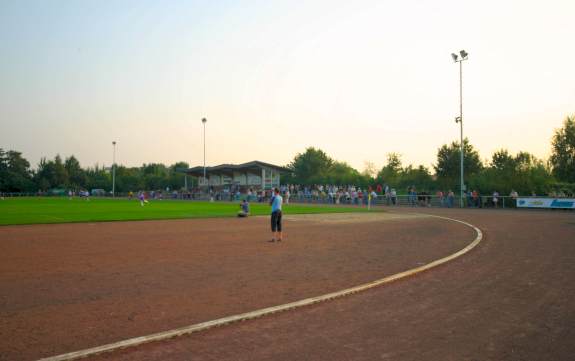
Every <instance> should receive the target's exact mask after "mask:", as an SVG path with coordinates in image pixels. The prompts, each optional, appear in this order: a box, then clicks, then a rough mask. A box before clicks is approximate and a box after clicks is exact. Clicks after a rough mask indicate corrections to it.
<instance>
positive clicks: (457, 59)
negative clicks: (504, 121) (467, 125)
mask: <svg viewBox="0 0 575 361" xmlns="http://www.w3.org/2000/svg"><path fill="white" fill-rule="evenodd" d="M467 55H469V54H468V53H467V52H466V51H465V50H461V51H460V52H459V55H457V54H455V53H451V57H452V58H453V61H454V62H456V63H459V116H458V117H456V118H455V122H456V123H459V125H460V128H459V129H460V130H459V133H460V141H459V146H460V147H461V148H460V152H459V153H460V155H461V178H460V181H461V182H460V191H459V192H460V193H459V207H461V208H463V188H464V187H465V185H464V183H463V61H465V60H467Z"/></svg>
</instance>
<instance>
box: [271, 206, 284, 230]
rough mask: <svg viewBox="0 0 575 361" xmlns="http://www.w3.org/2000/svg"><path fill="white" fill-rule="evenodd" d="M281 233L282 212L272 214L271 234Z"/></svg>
mask: <svg viewBox="0 0 575 361" xmlns="http://www.w3.org/2000/svg"><path fill="white" fill-rule="evenodd" d="M276 231H277V232H281V231H282V211H275V212H272V232H276Z"/></svg>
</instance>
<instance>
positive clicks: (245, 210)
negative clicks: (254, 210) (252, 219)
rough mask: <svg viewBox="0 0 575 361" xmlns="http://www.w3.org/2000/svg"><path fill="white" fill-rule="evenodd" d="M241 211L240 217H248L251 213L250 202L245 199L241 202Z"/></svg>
mask: <svg viewBox="0 0 575 361" xmlns="http://www.w3.org/2000/svg"><path fill="white" fill-rule="evenodd" d="M240 208H241V209H240V211H239V212H238V217H247V216H249V215H250V204H249V203H248V201H246V200H245V199H244V200H243V201H242V203H240Z"/></svg>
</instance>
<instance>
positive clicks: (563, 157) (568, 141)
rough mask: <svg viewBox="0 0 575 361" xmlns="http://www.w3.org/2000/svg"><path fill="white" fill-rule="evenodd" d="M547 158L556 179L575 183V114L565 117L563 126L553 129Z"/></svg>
mask: <svg viewBox="0 0 575 361" xmlns="http://www.w3.org/2000/svg"><path fill="white" fill-rule="evenodd" d="M551 145H552V152H551V158H550V159H549V161H550V163H551V167H552V169H553V175H554V176H555V178H557V180H559V181H563V182H571V183H575V116H571V117H567V118H566V119H565V121H564V123H563V127H562V128H560V129H557V130H555V134H554V135H553V140H552V141H551Z"/></svg>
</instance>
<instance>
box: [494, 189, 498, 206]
mask: <svg viewBox="0 0 575 361" xmlns="http://www.w3.org/2000/svg"><path fill="white" fill-rule="evenodd" d="M498 202H499V192H497V191H494V192H493V207H494V208H497V203H498Z"/></svg>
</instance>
